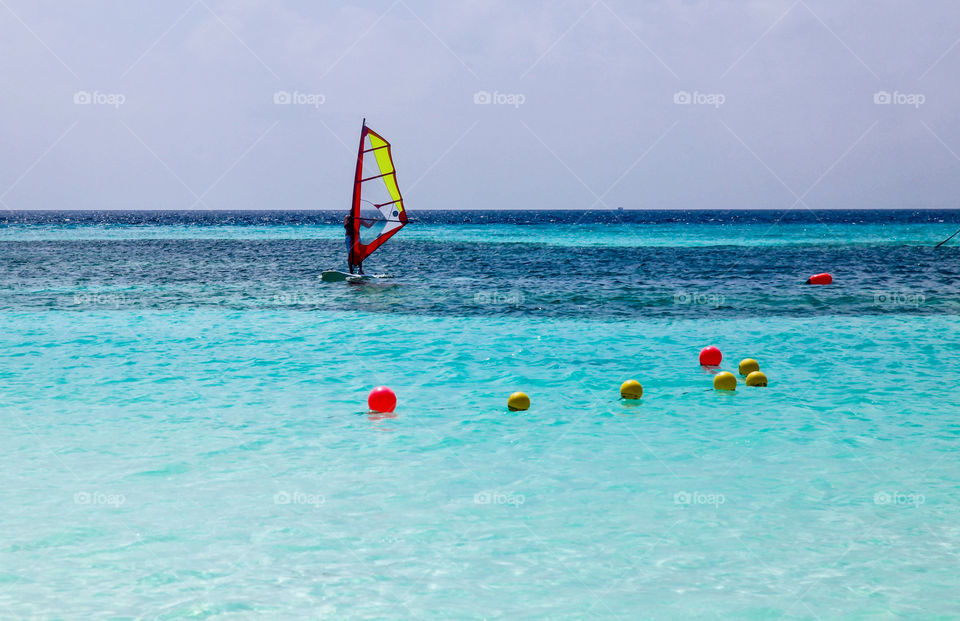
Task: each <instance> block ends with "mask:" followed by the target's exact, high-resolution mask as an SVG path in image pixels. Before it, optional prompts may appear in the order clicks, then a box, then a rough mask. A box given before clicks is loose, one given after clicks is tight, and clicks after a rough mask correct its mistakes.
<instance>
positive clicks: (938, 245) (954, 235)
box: [934, 229, 960, 248]
mask: <svg viewBox="0 0 960 621" xmlns="http://www.w3.org/2000/svg"><path fill="white" fill-rule="evenodd" d="M957 233H960V229H957V230H956V232H954V234H953V235H951V236H950V237H948V238H946V239H945V240H943V241H942V242H940V243H939V244H937V245H936V246H934V248H939V247H940V246H942V245H944V244H945V243H947V242H948V241H950V240H951V239H953V238H954V237H956V236H957Z"/></svg>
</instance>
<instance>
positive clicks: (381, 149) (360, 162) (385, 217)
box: [320, 119, 407, 282]
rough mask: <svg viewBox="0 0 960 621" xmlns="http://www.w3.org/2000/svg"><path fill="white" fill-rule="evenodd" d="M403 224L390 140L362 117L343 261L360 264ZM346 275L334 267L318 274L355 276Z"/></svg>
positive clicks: (404, 216)
mask: <svg viewBox="0 0 960 621" xmlns="http://www.w3.org/2000/svg"><path fill="white" fill-rule="evenodd" d="M406 224H407V211H406V209H405V207H404V204H403V196H402V195H401V194H400V186H399V185H398V184H397V171H396V168H395V167H394V165H393V153H392V152H391V148H390V143H389V142H387V140H386V139H385V138H384V137H383V136H381V135H380V134H378V133H377V132H375V131H373V130H372V129H370V128H369V127H367V120H366V119H364V120H363V127H362V128H361V130H360V147H359V149H358V151H357V168H356V172H355V173H354V178H353V201H352V203H351V205H350V215H349V216H348V219H347V220H346V223H345V225H346V226H347V227H348V228H349V230H350V231H351V237H352V243H351V244H350V247H349V249H348V256H347V262H348V263H349V264H350V265H360V264H361V262H362V261H363V260H364V259H366V258H367V257H369V256H370V255H371V254H373V252H374V251H376V249H377V248H379V247H380V246H382V245H383V243H384V242H386V241H387V240H388V239H390V238H391V237H393V236H394V235H396V233H397V231H399V230H400V229H402V228H403V227H404V226H405V225H406ZM338 274H343V275H344V276H343V277H341V276H338ZM347 276H350V274H346V273H345V272H339V271H337V270H328V271H326V272H323V273H322V274H321V275H320V277H321V279H322V280H324V281H325V282H335V281H338V280H347V281H354V280H357V279H351V278H347ZM357 276H359V275H357Z"/></svg>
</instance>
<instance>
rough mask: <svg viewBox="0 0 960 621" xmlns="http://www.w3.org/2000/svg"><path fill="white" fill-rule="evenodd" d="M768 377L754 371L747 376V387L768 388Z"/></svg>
mask: <svg viewBox="0 0 960 621" xmlns="http://www.w3.org/2000/svg"><path fill="white" fill-rule="evenodd" d="M766 385H767V376H766V375H764V374H763V373H761V372H760V371H754V372H753V373H751V374H750V375H748V376H747V386H766Z"/></svg>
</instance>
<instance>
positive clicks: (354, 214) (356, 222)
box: [347, 118, 367, 265]
mask: <svg viewBox="0 0 960 621" xmlns="http://www.w3.org/2000/svg"><path fill="white" fill-rule="evenodd" d="M366 137H367V119H366V118H364V119H363V125H362V126H361V128H360V146H359V147H358V148H357V170H356V172H355V173H354V176H353V203H352V204H351V205H350V216H351V220H350V228H351V229H352V231H353V244H351V246H350V251H349V253H347V263H349V264H351V265H356V263H357V262H356V261H354V260H353V257H354V248H355V247H356V245H357V241H358V240H359V239H360V180H361V179H363V143H364V141H365V140H366Z"/></svg>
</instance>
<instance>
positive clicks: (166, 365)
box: [0, 227, 960, 619]
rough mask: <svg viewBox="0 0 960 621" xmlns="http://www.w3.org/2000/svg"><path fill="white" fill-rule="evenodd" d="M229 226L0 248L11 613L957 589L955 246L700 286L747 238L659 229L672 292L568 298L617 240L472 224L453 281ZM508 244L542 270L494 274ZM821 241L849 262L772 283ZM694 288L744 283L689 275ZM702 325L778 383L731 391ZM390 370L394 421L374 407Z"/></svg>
mask: <svg viewBox="0 0 960 621" xmlns="http://www.w3.org/2000/svg"><path fill="white" fill-rule="evenodd" d="M411 229H412V227H411ZM88 232H89V231H86V229H84V234H86V233H88ZM405 233H406V231H404V234H405ZM512 234H519V233H517V232H516V231H514V232H513V233H512ZM94 237H96V236H94ZM220 239H221V242H222V243H221V242H218V243H217V244H214V245H211V244H208V243H201V242H196V243H194V242H192V241H190V240H186V241H184V242H182V243H178V244H174V245H162V244H160V243H159V242H156V241H155V240H154V241H147V242H143V244H142V245H134V246H131V245H129V244H130V243H131V242H130V241H129V240H128V241H127V242H121V241H119V240H117V241H115V242H114V241H111V240H103V239H99V240H97V239H91V240H89V241H84V240H83V239H82V236H81V238H80V239H78V238H77V236H74V237H70V236H68V235H65V239H63V240H60V241H53V242H50V243H36V244H32V245H31V244H26V245H25V242H23V241H13V240H9V241H7V242H6V243H5V244H3V245H2V253H0V257H2V259H3V261H4V262H5V269H6V272H7V274H8V277H7V278H8V280H7V281H5V285H4V287H3V291H2V294H3V295H2V296H0V319H2V321H3V325H4V326H6V329H5V330H3V331H2V332H0V379H2V381H3V386H4V399H3V401H2V403H0V420H2V433H0V449H2V451H3V454H4V456H5V460H4V465H5V467H4V468H3V470H2V471H0V477H2V480H0V518H2V524H3V527H4V537H3V539H2V544H0V610H2V611H4V614H6V615H10V616H13V617H20V616H37V617H42V618H47V617H52V618H89V617H95V618H111V619H124V618H138V617H146V618H157V617H159V618H164V619H181V618H216V617H221V616H223V617H226V616H229V615H231V614H240V615H246V616H249V617H274V618H330V619H383V618H395V619H407V618H422V619H450V618H466V619H525V618H529V619H534V618H538V619H539V618H550V619H584V618H597V619H617V618H621V619H635V618H655V619H673V618H747V619H780V618H790V619H815V618H863V619H873V618H897V617H909V618H951V617H955V616H958V615H960V573H958V572H957V570H956V568H957V563H958V555H960V525H958V524H957V520H956V516H957V515H958V512H960V466H958V461H957V456H958V451H957V446H958V443H960V416H958V414H960V394H958V393H957V391H956V390H954V387H955V386H957V385H958V383H960V370H958V367H957V365H955V364H953V363H952V354H951V353H950V352H951V351H952V347H953V343H955V342H956V341H957V336H958V334H960V330H958V328H960V318H958V316H957V312H956V309H957V308H958V300H957V293H956V282H957V280H956V273H957V269H956V266H957V257H956V256H955V253H953V252H952V251H950V250H949V249H946V250H947V252H946V253H943V254H939V255H930V254H928V253H927V252H926V251H925V250H920V249H916V250H914V249H911V248H910V247H909V244H904V243H901V244H899V245H894V246H893V247H889V248H888V247H886V246H883V245H882V244H881V245H876V246H869V245H868V247H867V248H865V249H864V248H863V247H861V246H840V247H838V248H832V249H828V250H823V251H816V252H814V251H813V250H809V249H808V248H807V246H806V245H804V244H800V246H801V248H800V249H799V250H777V251H770V252H768V253H767V254H766V255H765V256H764V257H762V259H758V262H757V263H756V264H755V265H754V264H751V265H748V266H747V268H749V270H754V271H751V272H750V273H752V274H754V276H753V277H751V278H742V277H737V278H735V279H730V280H729V281H725V282H722V283H712V284H711V283H709V282H708V280H706V275H708V274H709V273H710V272H711V270H715V269H716V268H717V266H718V265H726V264H728V263H729V260H730V257H731V256H739V255H740V253H739V251H733V252H734V254H732V255H731V254H729V253H727V254H724V252H726V251H723V252H721V251H715V250H703V251H696V250H683V251H680V250H677V251H673V250H670V249H667V250H661V251H657V252H658V254H656V255H652V256H647V255H640V258H639V259H638V260H639V261H640V263H638V265H646V266H651V265H658V266H660V265H662V266H667V267H664V268H663V270H662V271H661V272H660V274H659V278H660V279H663V280H664V282H662V283H660V284H662V286H663V289H664V291H663V292H661V293H657V294H656V295H657V296H660V295H662V296H663V297H665V298H666V299H667V300H669V301H667V302H662V303H661V302H651V300H656V299H659V298H656V297H655V296H654V294H653V293H650V292H649V291H647V288H648V287H654V286H655V283H639V284H638V283H631V282H619V281H618V282H614V283H605V284H604V285H603V290H602V291H601V292H599V293H590V292H584V294H583V295H584V296H585V297H583V299H579V300H578V301H576V303H575V304H574V303H570V302H569V300H566V298H568V297H570V296H571V295H573V293H572V292H571V289H569V288H565V287H570V285H569V284H564V283H565V282H566V280H567V279H568V277H567V274H569V273H571V272H575V271H577V270H578V269H579V265H580V263H577V261H580V260H583V261H585V264H588V265H589V264H595V263H596V262H597V261H607V260H608V259H607V258H606V255H605V254H603V253H600V254H593V251H591V250H589V249H587V250H582V251H581V250H580V249H577V248H574V249H572V250H569V251H564V250H553V251H551V250H549V249H547V248H546V245H544V244H540V243H539V242H538V243H532V242H531V243H527V244H523V245H519V248H520V249H521V251H522V252H523V253H525V254H526V255H527V256H529V257H534V258H527V259H524V258H522V257H521V258H519V259H518V258H517V257H518V256H519V255H517V254H516V252H517V251H518V250H517V248H516V246H518V245H516V244H505V245H497V244H495V243H494V244H491V243H488V242H483V243H482V244H483V245H482V247H481V249H480V250H478V249H477V248H474V247H473V246H470V245H464V246H458V248H459V251H461V252H463V253H468V254H469V253H474V254H473V255H469V256H476V257H478V259H477V260H476V261H472V262H470V263H467V264H466V265H467V266H468V267H467V268H465V267H464V266H463V265H461V266H460V269H461V270H462V271H465V272H467V275H464V276H463V277H462V278H463V280H451V281H449V282H447V281H443V280H441V281H439V282H438V281H436V280H434V281H432V285H431V283H430V282H427V281H429V279H430V277H429V275H430V272H429V267H430V262H429V261H425V262H424V263H423V264H419V263H410V264H408V265H407V267H406V268H405V270H404V274H402V275H400V276H398V277H397V278H396V279H394V280H395V282H394V283H393V284H392V285H390V286H388V287H386V288H383V287H377V286H370V287H361V288H356V287H353V288H351V287H348V286H346V285H344V286H342V287H339V288H338V289H329V288H326V289H325V288H322V286H321V285H319V284H317V283H316V278H315V276H316V274H315V272H316V267H317V265H323V266H324V267H326V263H325V262H326V261H327V260H328V257H329V258H332V257H334V256H335V253H336V252H337V250H338V248H337V247H338V245H339V243H338V240H330V242H329V244H328V245H323V244H322V243H320V245H318V246H317V248H316V250H315V251H316V252H317V253H318V254H317V256H313V255H310V254H308V253H307V250H308V249H309V248H312V246H310V247H307V246H302V245H296V244H293V245H291V244H290V243H289V242H284V241H282V240H277V241H275V242H257V243H255V244H253V245H242V244H239V242H238V241H237V240H236V239H234V238H231V237H230V236H229V235H228V234H224V233H221V238H220ZM134 242H135V240H134ZM321 242H322V240H321ZM135 243H137V244H140V242H135ZM478 243H479V242H478ZM391 244H393V245H391V246H389V247H387V248H385V252H386V251H387V250H388V249H389V252H391V253H395V254H390V255H386V256H389V257H394V258H397V257H401V258H402V257H408V256H412V255H414V254H424V253H427V255H428V256H430V255H429V253H430V252H440V251H441V250H442V249H443V248H447V246H445V245H444V244H441V243H437V244H436V245H434V246H431V245H430V244H428V243H427V242H426V241H424V240H410V241H409V242H407V241H404V240H402V239H397V240H396V242H391ZM506 248H512V249H513V250H507V249H506ZM310 252H313V250H310ZM686 252H700V253H701V254H695V255H688V254H684V253H686ZM817 252H819V253H820V254H817ZM503 253H506V254H505V256H506V259H505V260H504V263H505V264H507V265H514V264H515V263H517V262H520V264H521V265H520V267H519V268H518V269H520V270H521V271H530V270H535V271H536V274H537V275H538V276H537V278H539V281H540V286H539V288H538V287H537V286H536V284H535V283H534V282H533V280H526V281H517V280H516V277H514V276H512V275H511V273H509V272H504V271H501V272H500V273H501V274H505V276H501V279H500V280H498V279H497V277H496V274H497V273H498V272H497V270H498V269H500V270H505V269H507V268H502V267H500V266H501V264H500V263H497V260H498V259H496V257H499V256H501V254H503ZM511 253H513V254H511ZM558 253H559V254H558ZM664 253H665V254H664ZM291 257H293V258H291ZM536 257H540V258H536ZM809 257H819V258H820V260H823V261H825V262H826V261H830V262H835V263H836V264H838V265H842V266H843V268H842V269H843V271H842V278H840V279H839V280H841V282H839V283H838V285H837V286H836V287H835V288H833V289H817V290H814V291H809V290H804V289H798V288H797V286H796V285H795V284H794V283H793V282H792V280H795V277H793V276H790V277H789V278H787V277H783V278H781V279H779V280H774V281H773V284H772V285H770V288H772V289H773V290H772V291H769V292H766V293H765V294H764V295H766V296H768V297H765V298H762V299H761V298H758V297H755V296H756V295H759V294H758V293H757V292H758V287H759V285H758V284H757V280H758V278H759V276H758V275H763V274H766V273H772V272H776V271H778V270H780V267H779V266H793V265H801V264H802V263H803V262H804V261H806V260H808V259H809ZM684 258H686V259H689V260H688V262H687V264H686V265H685V266H678V267H673V268H671V267H669V266H671V265H675V264H676V263H677V259H684ZM884 260H886V263H884ZM524 261H526V263H524ZM541 261H542V263H541ZM658 261H659V262H658ZM301 264H303V265H301ZM858 264H860V266H861V267H860V269H859V271H857V270H855V269H854V268H855V267H856V266H857V265H858ZM884 265H886V266H887V267H886V268H885V267H884ZM771 266H778V267H771ZM747 268H742V269H741V271H742V270H743V269H747ZM630 269H631V270H633V269H636V270H637V274H638V278H643V279H650V280H651V281H656V278H655V276H656V275H650V274H647V273H643V270H642V269H641V268H639V267H635V266H634V264H632V263H631V264H630ZM298 270H299V271H298ZM765 270H766V271H765ZM797 271H799V268H798V269H797ZM916 274H919V276H916V277H915V278H914V279H912V280H911V278H910V275H916ZM504 278H506V279H507V280H506V282H504V280H503V279H504ZM585 282H587V280H578V281H577V282H576V283H575V284H574V285H573V286H574V287H577V288H581V289H583V288H586V285H585V284H584V283H585ZM878 283H880V286H883V287H885V289H884V290H885V291H888V290H892V291H895V292H897V295H900V296H901V297H902V299H900V298H896V299H892V300H891V299H887V298H884V299H879V300H878V299H876V294H870V293H869V291H870V288H871V287H872V286H874V285H876V284H878ZM490 286H497V287H500V289H502V290H503V291H505V292H507V293H508V294H510V295H512V293H510V292H512V291H514V289H513V288H514V287H516V288H518V289H517V291H518V292H519V294H521V297H522V298H523V299H519V298H518V299H512V300H506V301H501V302H497V301H496V300H494V301H493V302H491V301H490V300H487V299H483V300H479V301H478V300H477V299H476V297H477V292H478V291H479V292H487V293H484V295H487V294H488V293H489V291H490V289H489V287H490ZM478 287H479V288H478ZM482 287H488V288H486V289H484V288H482ZM678 288H680V289H678ZM700 288H702V289H703V291H704V295H715V296H723V297H724V299H723V300H719V299H717V300H714V302H716V303H710V304H707V303H701V302H698V301H697V300H696V299H694V300H693V301H691V300H684V299H679V298H678V297H677V296H678V294H677V293H675V292H676V291H681V292H683V294H684V295H693V294H692V293H690V292H695V291H699V290H700ZM97 295H100V296H105V297H103V298H102V299H97V298H96V296H97ZM505 295H506V294H505ZM883 295H887V294H886V293H884V294H883ZM910 295H913V296H914V298H912V299H911V298H909V296H910ZM918 295H919V296H923V299H922V300H921V299H919V298H917V297H916V296H918ZM91 296H93V297H91ZM431 296H432V297H431ZM591 296H593V297H591ZM650 296H654V297H650ZM418 298H430V299H428V300H426V301H424V303H423V304H422V305H421V304H419V303H418V302H416V299H418ZM469 300H473V301H474V303H473V304H472V305H470V304H468V303H467V302H468V301H469ZM624 300H627V301H624ZM708 301H709V300H708ZM711 343H713V344H716V345H718V346H720V347H721V349H722V350H723V351H724V354H725V360H724V364H723V367H722V368H723V369H724V370H735V367H734V365H735V363H736V361H738V360H739V359H740V358H743V357H747V356H751V357H755V358H757V359H758V360H759V361H760V363H761V365H762V368H763V370H764V371H765V372H766V373H767V375H768V376H769V378H770V386H769V387H768V388H766V389H746V388H744V387H743V386H742V385H741V387H740V389H739V390H738V391H737V392H736V393H733V394H728V393H718V392H714V391H713V390H712V389H711V377H712V375H711V372H710V371H708V370H704V369H702V368H700V367H699V366H698V364H697V362H696V356H697V352H698V351H699V349H700V348H701V347H703V346H704V345H706V344H711ZM631 377H632V378H636V379H638V380H640V381H641V382H642V383H643V385H644V388H645V394H644V398H643V400H642V402H641V403H640V404H637V405H627V404H624V403H623V402H621V401H620V399H619V398H618V397H619V395H618V393H617V387H618V386H619V384H620V382H621V381H623V380H624V379H627V378H631ZM378 384H388V385H390V386H392V387H393V388H394V389H395V390H396V391H397V393H398V395H399V398H400V404H399V407H398V409H397V411H396V413H395V416H394V417H383V416H376V415H370V414H369V413H368V412H367V411H366V408H365V396H366V393H367V391H368V390H369V389H370V388H371V387H372V386H375V385H378ZM517 389H523V390H525V391H526V392H528V393H529V394H530V396H531V398H532V400H533V406H532V408H531V409H530V410H529V411H528V412H523V413H510V412H508V411H507V410H506V408H505V407H504V405H505V399H506V396H507V395H508V394H509V393H510V392H512V391H514V390H517Z"/></svg>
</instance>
